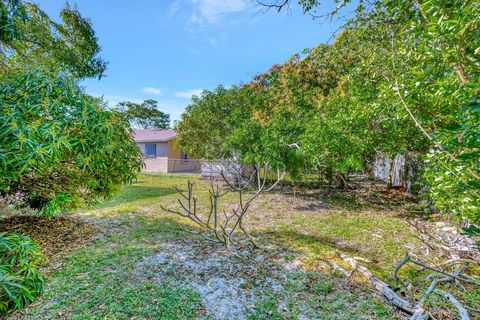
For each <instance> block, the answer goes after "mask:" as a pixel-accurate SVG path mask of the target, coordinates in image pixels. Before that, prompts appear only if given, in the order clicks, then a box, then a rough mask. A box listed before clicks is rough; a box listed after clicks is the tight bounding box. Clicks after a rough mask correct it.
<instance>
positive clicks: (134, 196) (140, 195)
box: [98, 184, 176, 208]
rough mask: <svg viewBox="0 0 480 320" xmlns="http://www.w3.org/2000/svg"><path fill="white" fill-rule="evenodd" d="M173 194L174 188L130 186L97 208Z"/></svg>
mask: <svg viewBox="0 0 480 320" xmlns="http://www.w3.org/2000/svg"><path fill="white" fill-rule="evenodd" d="M174 193H176V191H175V189H174V188H165V187H147V186H141V185H135V184H132V185H130V186H126V187H124V189H123V190H122V192H121V193H120V194H118V195H117V196H115V197H113V198H112V199H110V200H107V201H105V202H102V203H100V204H99V205H98V207H99V208H106V207H110V206H116V205H119V204H124V203H128V202H133V201H138V200H146V199H151V198H155V197H162V196H167V195H170V194H174Z"/></svg>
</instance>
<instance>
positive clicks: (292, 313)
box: [10, 173, 480, 319]
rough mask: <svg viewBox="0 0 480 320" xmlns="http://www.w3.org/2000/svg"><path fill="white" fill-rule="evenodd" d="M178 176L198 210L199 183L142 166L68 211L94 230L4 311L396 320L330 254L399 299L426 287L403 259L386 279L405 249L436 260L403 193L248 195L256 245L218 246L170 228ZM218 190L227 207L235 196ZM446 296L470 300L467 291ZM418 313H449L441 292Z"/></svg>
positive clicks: (202, 189)
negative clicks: (112, 190)
mask: <svg viewBox="0 0 480 320" xmlns="http://www.w3.org/2000/svg"><path fill="white" fill-rule="evenodd" d="M188 180H190V181H193V182H195V184H196V185H197V188H198V190H199V192H198V197H199V200H198V201H199V206H203V207H205V208H208V204H209V202H208V191H207V190H208V186H209V185H210V181H208V180H207V181H205V180H200V179H199V178H198V176H195V175H182V174H174V175H168V174H148V173H147V174H141V175H140V176H139V177H138V180H137V181H136V182H135V183H133V184H132V185H131V186H126V187H124V189H123V191H122V192H121V193H120V194H119V195H118V196H117V197H115V198H113V199H112V200H111V201H106V202H104V203H102V204H100V205H99V206H97V207H96V208H93V209H89V210H84V211H82V212H79V213H77V214H76V215H75V216H74V219H80V220H83V221H86V223H87V222H88V223H90V224H93V225H94V226H95V228H96V229H97V230H98V234H97V236H95V237H94V238H93V240H90V242H88V243H87V244H86V245H85V246H83V247H82V248H74V249H72V250H71V251H64V252H62V253H61V254H60V256H58V257H57V258H53V261H52V262H51V264H50V267H49V271H48V277H47V284H46V290H45V293H44V294H43V295H42V297H41V298H40V300H38V302H35V303H34V304H33V305H32V306H30V307H29V308H27V309H26V310H25V311H18V312H16V313H14V314H12V315H11V316H10V318H11V319H17V318H24V319H42V318H44V319H60V318H69V319H91V318H94V319H95V318H108V319H129V318H131V317H136V318H137V319H148V318H152V317H153V318H163V319H195V318H200V319H202V318H204V319H212V318H213V319H224V318H226V317H227V318H238V319H305V318H307V319H372V318H374V319H394V318H398V319H401V318H402V317H403V314H401V313H399V312H398V310H396V309H395V308H392V307H390V306H389V305H388V304H387V303H385V301H384V300H383V297H382V296H381V295H379V294H378V293H376V292H375V291H371V290H370V289H369V285H368V284H367V283H365V281H364V279H363V277H362V276H360V275H359V274H356V273H354V274H352V275H351V276H348V273H349V272H350V271H351V269H350V268H349V266H348V264H346V263H345V262H344V261H343V260H342V259H341V258H339V257H338V255H337V253H336V252H337V251H340V252H343V253H345V254H347V255H349V256H353V257H355V258H356V259H360V260H359V261H360V263H363V264H365V265H367V266H368V268H369V269H370V270H371V271H372V272H373V273H374V274H375V276H377V277H379V278H380V279H382V280H384V281H387V282H389V283H390V284H392V287H393V288H394V289H395V290H396V291H397V292H399V294H403V293H405V294H407V293H408V294H409V295H410V294H414V295H416V297H418V298H420V296H421V293H422V292H421V291H416V290H418V288H426V287H428V285H429V281H425V280H424V279H423V274H422V273H421V272H420V273H417V272H415V271H414V270H413V269H414V268H411V267H408V266H405V267H406V268H405V269H404V270H403V268H402V270H401V271H400V276H401V278H405V277H407V278H408V279H409V280H411V281H414V283H415V288H417V289H413V288H410V289H405V288H404V287H403V286H402V285H401V283H400V282H399V283H396V282H395V281H391V280H390V278H389V277H390V274H391V271H392V270H393V268H394V266H395V264H396V263H397V262H398V261H400V260H402V259H403V257H404V255H405V252H406V251H407V250H408V251H409V252H412V253H415V254H416V255H418V256H419V257H422V259H425V261H428V262H434V261H435V259H436V257H434V256H432V255H428V254H426V246H425V245H424V244H423V242H422V241H420V240H419V239H418V238H417V237H416V236H417V234H416V231H415V229H414V228H412V227H411V226H410V224H409V223H408V222H407V217H409V218H411V216H409V215H408V214H409V213H408V210H409V208H410V205H409V202H408V201H405V199H404V198H400V197H399V198H397V202H398V203H395V202H391V203H388V202H384V201H383V200H382V201H375V199H377V198H376V196H373V198H371V199H368V198H367V199H368V200H365V199H363V198H362V197H360V196H358V195H357V196H356V195H355V194H354V193H351V192H345V191H339V192H338V193H332V194H330V195H328V194H326V193H325V192H324V191H322V190H319V189H315V190H297V191H296V192H295V195H294V193H293V192H291V189H289V188H287V187H286V189H283V190H282V192H275V193H268V194H265V195H263V196H262V197H261V198H259V201H258V202H256V203H255V205H254V207H253V208H252V209H253V210H252V214H251V216H250V217H249V218H248V219H247V221H246V223H247V225H248V226H249V228H250V231H251V232H252V234H253V235H255V236H256V238H257V239H258V240H259V241H260V244H261V246H262V247H263V248H264V249H257V250H253V249H252V248H251V247H250V246H241V247H239V248H238V247H237V248H235V249H226V248H224V247H223V246H217V245H214V244H212V243H210V242H208V241H205V240H204V239H203V238H201V237H199V236H197V235H194V234H191V233H188V232H184V231H182V230H181V229H179V228H178V227H177V224H178V223H180V224H181V225H182V226H183V227H184V228H193V227H195V225H194V224H193V223H190V222H189V220H188V219H184V218H181V217H178V216H177V215H172V214H169V213H165V212H164V211H163V210H162V209H161V206H166V205H169V204H173V203H175V202H176V199H177V197H178V196H177V193H176V191H175V189H174V188H173V187H172V186H178V187H180V188H181V187H182V186H184V185H185V184H186V182H187V181H188ZM300 191H301V192H300ZM365 194H366V193H365ZM225 197H226V201H231V203H232V204H233V203H235V195H233V194H232V195H229V194H227V195H225ZM378 197H383V195H382V194H379V195H378ZM390 197H391V196H390ZM382 199H388V197H384V198H382ZM25 232H26V231H25ZM397 285H398V287H397ZM449 286H450V285H449V284H448V283H445V284H440V288H444V289H445V288H449ZM467 287H468V285H467ZM469 289H470V287H469ZM403 290H414V291H413V292H403ZM402 292H403V293H402ZM455 294H456V296H457V298H458V299H460V300H461V301H462V302H463V303H464V304H465V305H468V306H470V307H472V308H478V307H479V306H478V300H479V299H478V297H479V296H480V292H479V291H478V289H472V290H468V291H465V292H463V291H462V290H460V291H458V292H457V291H455ZM428 308H429V310H430V311H431V312H432V313H433V314H434V315H436V316H438V317H440V318H444V319H455V318H456V313H455V311H454V307H453V306H450V305H448V303H446V302H445V300H443V299H442V298H441V297H438V296H432V297H431V298H430V299H429V300H428ZM474 315H475V314H474V313H472V316H474Z"/></svg>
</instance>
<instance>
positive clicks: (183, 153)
mask: <svg viewBox="0 0 480 320" xmlns="http://www.w3.org/2000/svg"><path fill="white" fill-rule="evenodd" d="M180 159H182V160H188V155H187V153H186V152H183V151H180Z"/></svg>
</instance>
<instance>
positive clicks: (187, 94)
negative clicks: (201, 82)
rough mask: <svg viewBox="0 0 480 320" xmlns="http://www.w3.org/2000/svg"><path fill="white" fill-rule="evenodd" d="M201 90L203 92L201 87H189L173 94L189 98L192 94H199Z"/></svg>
mask: <svg viewBox="0 0 480 320" xmlns="http://www.w3.org/2000/svg"><path fill="white" fill-rule="evenodd" d="M202 92H203V89H191V90H185V91H179V92H175V96H176V97H179V98H185V99H191V98H192V96H200V95H201V94H202Z"/></svg>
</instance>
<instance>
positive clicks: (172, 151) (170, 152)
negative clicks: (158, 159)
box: [167, 139, 181, 159]
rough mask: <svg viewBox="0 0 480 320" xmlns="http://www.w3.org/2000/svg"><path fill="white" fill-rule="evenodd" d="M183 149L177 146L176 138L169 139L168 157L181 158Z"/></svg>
mask: <svg viewBox="0 0 480 320" xmlns="http://www.w3.org/2000/svg"><path fill="white" fill-rule="evenodd" d="M180 155H181V151H180V149H177V148H175V139H172V140H170V141H168V155H167V156H168V158H169V159H180Z"/></svg>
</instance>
